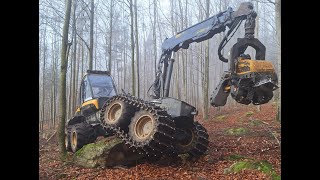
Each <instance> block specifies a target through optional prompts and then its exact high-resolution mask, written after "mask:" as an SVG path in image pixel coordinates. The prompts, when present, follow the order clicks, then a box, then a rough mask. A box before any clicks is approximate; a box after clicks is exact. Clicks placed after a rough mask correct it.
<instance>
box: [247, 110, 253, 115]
mask: <svg viewBox="0 0 320 180" xmlns="http://www.w3.org/2000/svg"><path fill="white" fill-rule="evenodd" d="M253 114H254V113H253V111H248V112H246V116H251V115H253Z"/></svg>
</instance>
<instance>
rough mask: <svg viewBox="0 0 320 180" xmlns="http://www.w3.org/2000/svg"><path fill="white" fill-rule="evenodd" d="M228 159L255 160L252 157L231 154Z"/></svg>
mask: <svg viewBox="0 0 320 180" xmlns="http://www.w3.org/2000/svg"><path fill="white" fill-rule="evenodd" d="M226 159H228V160H240V159H251V160H253V159H252V158H250V157H247V156H242V155H238V154H231V155H230V156H228V157H227V158H226Z"/></svg>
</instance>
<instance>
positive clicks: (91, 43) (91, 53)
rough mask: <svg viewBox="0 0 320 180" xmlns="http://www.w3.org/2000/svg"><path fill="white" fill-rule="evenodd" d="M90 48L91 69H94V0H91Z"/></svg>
mask: <svg viewBox="0 0 320 180" xmlns="http://www.w3.org/2000/svg"><path fill="white" fill-rule="evenodd" d="M90 14H91V16H90V48H89V70H92V65H93V26H94V0H91V9H90Z"/></svg>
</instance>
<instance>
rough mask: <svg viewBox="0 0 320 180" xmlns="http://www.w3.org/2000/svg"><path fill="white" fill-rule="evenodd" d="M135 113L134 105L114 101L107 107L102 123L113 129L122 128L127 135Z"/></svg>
mask: <svg viewBox="0 0 320 180" xmlns="http://www.w3.org/2000/svg"><path fill="white" fill-rule="evenodd" d="M135 111H136V108H134V107H133V106H132V105H130V104H128V103H125V102H124V101H122V100H118V99H117V100H114V101H112V102H111V103H110V104H109V105H108V106H107V107H106V111H105V112H104V115H103V121H102V123H103V124H104V125H107V126H109V127H112V128H120V129H121V130H123V131H124V132H125V133H126V132H128V126H129V124H130V119H131V118H132V117H133V116H134V113H135Z"/></svg>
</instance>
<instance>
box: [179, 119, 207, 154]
mask: <svg viewBox="0 0 320 180" xmlns="http://www.w3.org/2000/svg"><path fill="white" fill-rule="evenodd" d="M176 129H177V128H176ZM177 131H180V134H181V133H182V134H183V133H184V134H183V135H184V136H185V138H181V139H179V140H177V141H176V143H175V151H176V153H178V154H184V153H188V154H189V155H191V156H195V157H197V156H201V155H203V154H204V153H205V152H206V151H207V149H208V144H209V141H208V137H209V135H208V133H207V130H206V129H205V128H204V127H203V126H202V125H201V124H200V123H198V122H194V123H193V126H192V127H191V128H180V129H178V130H177ZM178 133H179V132H178Z"/></svg>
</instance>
